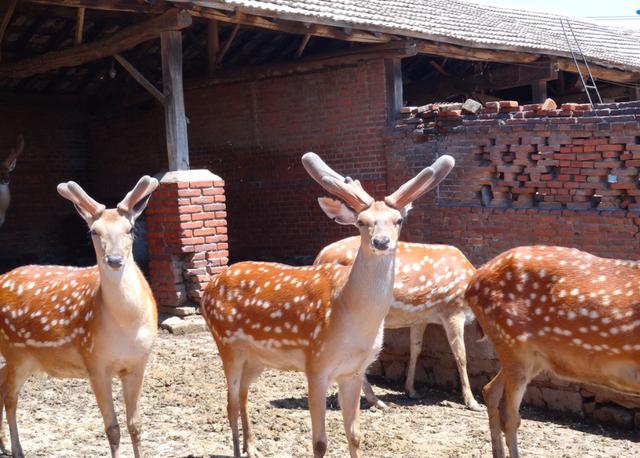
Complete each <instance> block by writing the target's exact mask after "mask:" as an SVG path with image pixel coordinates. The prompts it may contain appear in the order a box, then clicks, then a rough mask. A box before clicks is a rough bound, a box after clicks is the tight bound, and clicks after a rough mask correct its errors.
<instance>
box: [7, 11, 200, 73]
mask: <svg viewBox="0 0 640 458" xmlns="http://www.w3.org/2000/svg"><path fill="white" fill-rule="evenodd" d="M191 21H192V19H191V16H190V15H189V13H187V12H184V11H178V10H175V9H174V10H169V11H167V12H166V13H164V14H163V15H161V16H157V17H154V18H152V19H149V20H147V21H145V22H143V23H140V24H136V25H132V26H129V27H127V28H125V29H123V30H121V31H119V32H116V33H115V34H113V35H112V36H110V37H107V38H102V39H100V40H96V41H93V42H91V43H85V44H82V45H77V46H73V47H70V48H66V49H63V50H60V51H52V52H48V53H46V54H42V55H39V56H36V57H33V58H31V59H26V60H21V61H18V62H13V63H10V64H5V65H2V66H0V77H9V78H25V77H27V76H32V75H36V74H38V73H44V72H48V71H50V70H56V69H59V68H64V67H75V66H78V65H82V64H84V63H87V62H91V61H94V60H97V59H102V58H103V57H107V56H112V55H114V54H118V53H120V52H122V51H126V50H127V49H131V48H133V47H134V46H136V45H138V44H140V43H143V42H145V41H147V40H151V39H153V38H156V37H157V36H158V35H159V34H160V33H161V32H163V31H167V30H181V29H184V28H185V27H188V26H189V25H191Z"/></svg>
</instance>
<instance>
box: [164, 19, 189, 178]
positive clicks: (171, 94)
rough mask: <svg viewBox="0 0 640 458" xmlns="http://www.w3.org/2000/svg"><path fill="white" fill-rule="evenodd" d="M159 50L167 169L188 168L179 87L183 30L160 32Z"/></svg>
mask: <svg viewBox="0 0 640 458" xmlns="http://www.w3.org/2000/svg"><path fill="white" fill-rule="evenodd" d="M160 46H161V53H162V85H163V88H164V97H165V100H166V103H165V104H164V120H165V131H166V137H167V153H168V155H169V170H170V171H175V170H189V143H188V138H187V117H186V114H185V109H184V91H183V87H182V32H180V31H168V32H162V33H161V34H160Z"/></svg>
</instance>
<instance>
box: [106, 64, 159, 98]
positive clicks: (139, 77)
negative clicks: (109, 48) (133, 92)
mask: <svg viewBox="0 0 640 458" xmlns="http://www.w3.org/2000/svg"><path fill="white" fill-rule="evenodd" d="M113 58H114V59H115V60H117V61H118V63H119V64H120V65H122V67H123V68H124V69H125V70H126V71H127V72H128V73H129V74H130V75H131V77H132V78H133V79H134V80H136V81H137V82H138V84H140V86H142V87H143V88H145V89H146V90H147V92H149V94H151V95H152V96H154V97H155V98H156V99H157V100H158V101H159V102H160V103H161V104H163V105H164V104H165V102H166V98H165V96H164V94H163V93H162V92H160V91H159V90H158V89H157V88H156V87H155V86H154V85H153V83H152V82H151V81H149V80H148V79H146V78H145V77H144V75H143V74H142V73H140V72H139V71H138V70H137V69H136V68H135V67H134V66H133V65H132V64H131V62H129V61H128V60H127V59H125V58H124V57H122V56H121V55H120V54H114V55H113Z"/></svg>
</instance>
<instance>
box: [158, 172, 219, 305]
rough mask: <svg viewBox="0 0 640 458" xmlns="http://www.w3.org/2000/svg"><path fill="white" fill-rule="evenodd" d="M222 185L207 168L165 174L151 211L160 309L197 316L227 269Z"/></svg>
mask: <svg viewBox="0 0 640 458" xmlns="http://www.w3.org/2000/svg"><path fill="white" fill-rule="evenodd" d="M226 217H227V213H226V206H225V195H224V181H222V179H221V178H220V177H218V176H216V175H214V174H213V173H211V172H210V171H208V170H182V171H177V172H167V173H165V174H164V176H163V177H162V179H161V180H160V186H159V187H158V189H157V190H156V191H155V192H154V193H153V196H152V198H151V201H150V202H149V207H148V209H147V238H148V241H149V268H150V273H151V289H152V290H153V292H154V294H155V297H156V300H157V302H158V311H159V312H160V313H167V314H171V315H189V314H193V313H196V311H197V307H198V305H199V303H200V299H201V297H202V292H203V290H204V288H205V286H206V285H207V283H208V282H209V280H210V279H211V277H212V276H215V275H216V274H218V273H219V272H220V271H222V270H223V269H224V268H225V266H226V265H227V262H228V258H229V245H228V243H227V220H226Z"/></svg>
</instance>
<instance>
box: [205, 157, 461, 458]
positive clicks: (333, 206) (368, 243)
mask: <svg viewBox="0 0 640 458" xmlns="http://www.w3.org/2000/svg"><path fill="white" fill-rule="evenodd" d="M302 162H303V164H304V167H305V169H306V170H307V172H309V174H310V175H311V176H312V177H313V178H314V179H315V180H316V181H317V182H318V183H319V184H320V185H321V186H322V187H323V188H325V190H327V191H328V192H330V193H331V194H333V195H335V196H337V197H339V198H340V199H341V200H342V202H340V201H338V200H334V199H331V198H327V197H324V198H320V199H318V201H319V203H320V207H321V208H322V210H323V211H324V212H325V213H326V214H327V216H329V217H330V218H331V219H333V220H335V221H336V222H338V223H339V224H353V225H356V226H357V227H358V228H359V230H360V235H361V243H360V246H359V249H358V252H357V255H356V259H355V261H354V263H353V267H351V268H349V267H343V266H338V265H327V264H325V265H319V266H310V267H290V266H286V265H283V264H276V263H261V262H241V263H238V264H234V265H232V266H230V267H229V268H228V269H227V270H225V271H224V272H223V273H221V274H220V275H219V276H218V277H216V278H215V279H214V280H212V281H211V282H210V283H209V285H208V286H207V288H206V291H205V294H204V297H203V298H202V303H201V307H202V313H203V315H204V317H205V319H206V321H207V324H208V326H209V329H210V330H211V333H212V335H213V338H214V340H215V341H216V344H217V346H218V349H219V351H220V356H221V358H222V362H223V366H224V371H225V376H226V379H227V390H228V391H227V413H228V416H229V423H230V426H231V431H232V435H233V452H234V456H236V457H238V456H240V442H239V431H238V414H240V417H241V419H242V430H243V445H244V450H245V451H246V452H247V453H248V454H249V455H250V456H253V455H254V454H255V448H254V445H253V437H252V434H251V429H250V423H249V418H248V413H247V393H248V390H249V386H250V384H251V383H252V382H253V381H254V380H255V379H256V378H257V377H258V376H259V375H260V373H261V372H262V370H263V369H264V368H265V367H272V368H276V369H280V370H295V371H301V372H304V373H305V375H306V378H307V382H308V389H309V411H310V414H311V426H312V435H313V453H314V455H315V456H316V457H322V456H324V454H325V451H326V447H327V439H326V433H325V411H326V393H327V389H328V387H329V386H330V385H331V384H332V383H334V382H337V383H338V387H339V395H338V399H339V402H340V407H341V410H342V417H343V421H344V428H345V431H346V435H347V438H348V442H349V452H350V454H351V456H352V457H356V456H360V452H359V446H360V432H359V426H358V418H359V411H360V410H359V409H360V396H359V394H360V390H361V388H362V376H363V374H364V371H365V369H366V368H367V366H368V365H369V364H370V363H371V361H373V359H375V357H376V353H377V352H378V350H379V349H380V346H381V345H382V332H383V326H382V322H383V320H384V317H385V316H386V315H387V312H388V310H389V305H390V304H391V300H392V290H393V271H394V260H395V250H396V244H397V241H398V235H399V233H400V228H401V225H402V219H403V217H404V215H405V213H406V210H405V209H406V208H407V206H408V205H409V204H410V203H411V202H412V201H413V200H415V199H417V198H418V197H420V196H421V195H422V194H424V193H425V192H427V191H429V190H430V189H432V188H433V187H435V186H436V185H437V184H438V183H439V182H440V181H441V180H442V179H444V178H445V177H446V176H447V174H448V173H449V171H450V170H451V168H452V167H453V164H454V161H453V158H451V157H450V156H443V157H441V158H440V159H438V161H436V162H435V163H434V164H433V166H432V167H427V168H425V169H424V170H423V171H422V172H420V173H419V174H418V175H417V176H416V177H414V178H413V179H411V180H410V181H408V182H407V183H405V184H404V185H403V186H401V187H400V188H399V189H398V190H397V191H396V192H394V193H393V194H391V195H390V196H388V197H386V198H385V200H384V201H374V199H373V198H372V197H371V196H370V195H369V194H367V192H366V191H365V190H364V189H363V188H362V186H361V185H360V183H359V182H358V181H357V180H356V181H354V180H352V179H350V178H344V177H342V176H341V175H339V174H338V173H336V172H334V171H333V170H332V169H331V168H329V166H327V165H326V164H325V163H324V162H323V161H322V160H321V159H320V158H319V157H318V156H317V155H316V154H313V153H307V154H305V155H304V156H303V158H302Z"/></svg>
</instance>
